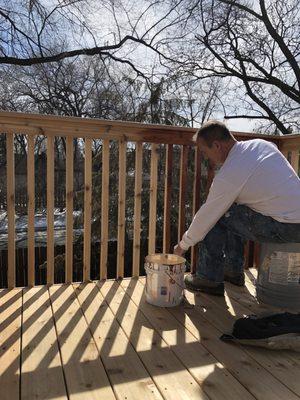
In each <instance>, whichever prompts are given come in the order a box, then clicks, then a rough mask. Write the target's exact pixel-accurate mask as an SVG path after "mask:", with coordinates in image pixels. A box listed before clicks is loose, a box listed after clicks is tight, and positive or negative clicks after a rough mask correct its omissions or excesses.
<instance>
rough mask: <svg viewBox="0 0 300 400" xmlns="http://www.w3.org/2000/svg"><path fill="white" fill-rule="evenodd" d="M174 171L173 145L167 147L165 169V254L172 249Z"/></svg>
mask: <svg viewBox="0 0 300 400" xmlns="http://www.w3.org/2000/svg"><path fill="white" fill-rule="evenodd" d="M172 169H173V145H172V144H167V146H166V168H165V196H164V239H163V252H164V253H168V252H169V251H170V250H171V249H170V247H171V196H172V172H173V171H172Z"/></svg>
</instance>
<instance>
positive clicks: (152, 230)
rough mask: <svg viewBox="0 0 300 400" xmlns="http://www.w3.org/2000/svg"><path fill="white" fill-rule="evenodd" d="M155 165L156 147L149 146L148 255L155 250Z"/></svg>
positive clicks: (156, 158) (156, 162)
mask: <svg viewBox="0 0 300 400" xmlns="http://www.w3.org/2000/svg"><path fill="white" fill-rule="evenodd" d="M157 164H158V145H157V144H156V143H152V145H151V171H150V204H149V208H150V210H149V241H148V254H153V253H155V248H156V245H155V244H156V215H157V210H156V206H157Z"/></svg>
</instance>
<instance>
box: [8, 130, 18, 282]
mask: <svg viewBox="0 0 300 400" xmlns="http://www.w3.org/2000/svg"><path fill="white" fill-rule="evenodd" d="M6 159H7V219H8V269H7V284H8V287H9V288H13V287H15V285H16V248H15V240H16V236H15V235H16V233H15V156H14V135H13V134H12V133H7V134H6Z"/></svg>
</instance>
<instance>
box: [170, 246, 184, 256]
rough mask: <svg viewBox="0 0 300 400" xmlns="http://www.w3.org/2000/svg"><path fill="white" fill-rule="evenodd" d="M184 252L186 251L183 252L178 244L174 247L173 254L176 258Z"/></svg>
mask: <svg viewBox="0 0 300 400" xmlns="http://www.w3.org/2000/svg"><path fill="white" fill-rule="evenodd" d="M185 252H186V250H183V249H182V248H181V247H180V246H179V244H177V245H176V246H174V250H173V253H174V254H176V256H183V255H184V253H185Z"/></svg>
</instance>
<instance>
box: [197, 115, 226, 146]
mask: <svg viewBox="0 0 300 400" xmlns="http://www.w3.org/2000/svg"><path fill="white" fill-rule="evenodd" d="M199 138H202V139H203V140H204V141H205V143H206V144H207V146H208V147H211V146H212V143H213V141H214V140H223V141H228V140H230V139H234V137H233V136H232V134H231V133H230V131H229V129H228V128H227V126H226V125H225V124H223V122H220V121H213V120H212V121H208V122H205V123H204V124H203V125H202V126H201V128H200V129H199V130H198V131H197V134H196V139H199Z"/></svg>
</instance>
